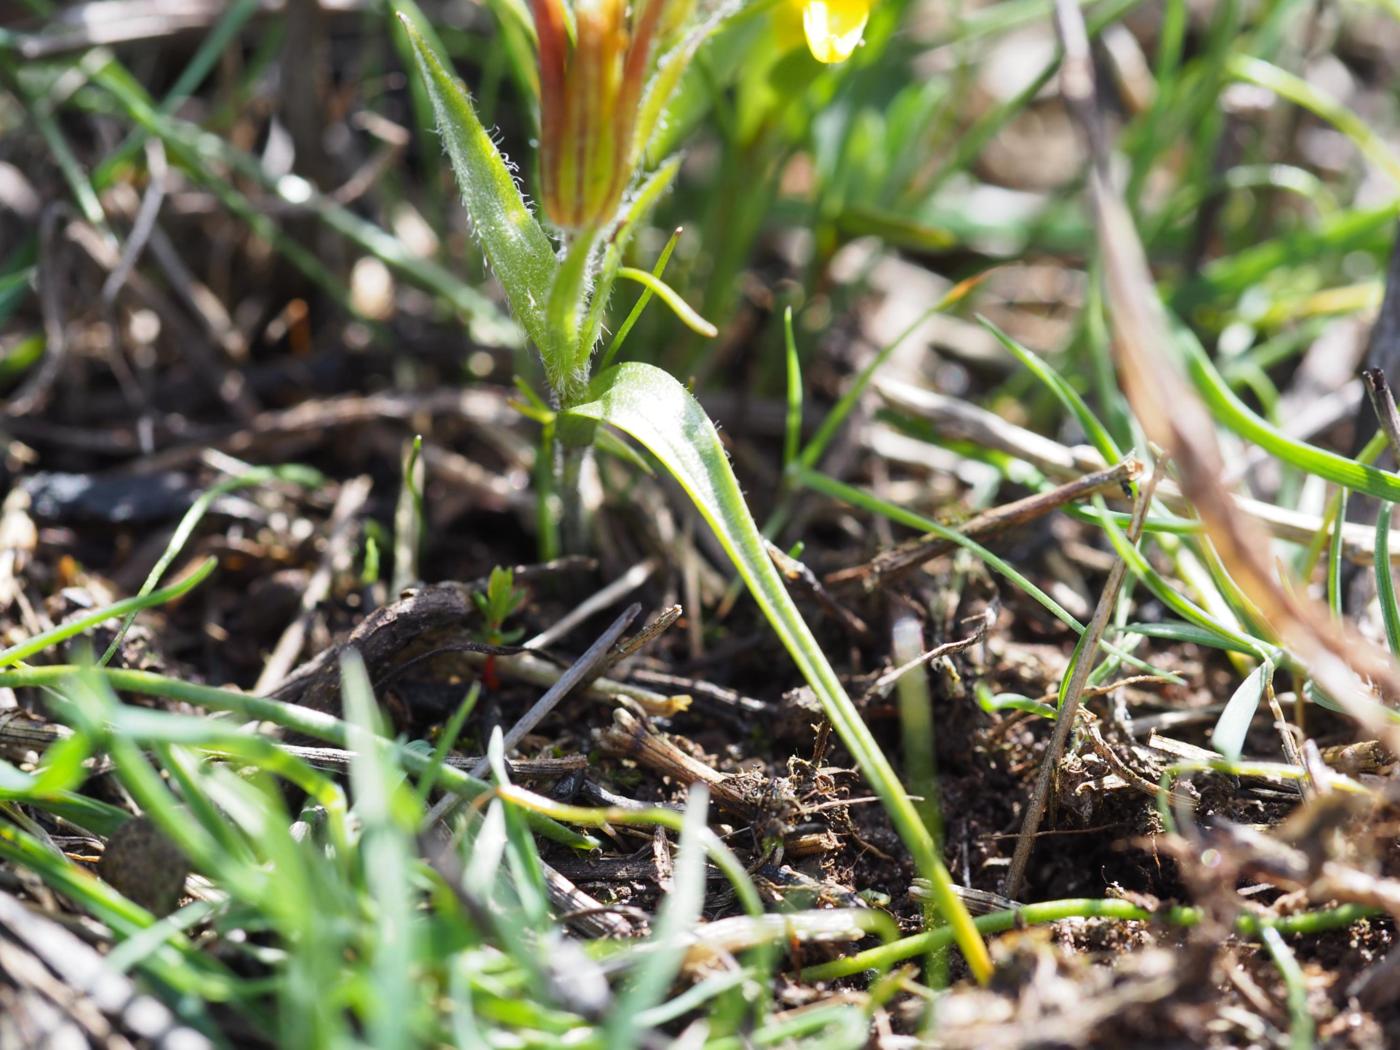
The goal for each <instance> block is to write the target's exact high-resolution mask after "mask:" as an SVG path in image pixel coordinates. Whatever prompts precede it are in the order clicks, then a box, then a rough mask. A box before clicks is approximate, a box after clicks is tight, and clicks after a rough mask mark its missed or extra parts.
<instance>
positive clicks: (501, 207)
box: [403, 19, 568, 387]
mask: <svg viewBox="0 0 1400 1050" xmlns="http://www.w3.org/2000/svg"><path fill="white" fill-rule="evenodd" d="M403 26H404V30H405V31H406V32H407V33H408V37H409V39H410V40H411V41H412V42H413V52H414V55H416V56H417V59H418V70H419V72H420V73H421V74H422V76H423V80H424V82H425V83H426V85H427V88H428V95H429V97H430V98H431V99H432V100H433V111H434V112H435V113H436V114H437V121H438V131H439V132H440V133H441V134H442V142H443V147H444V148H445V149H446V150H447V155H448V157H449V158H450V159H451V161H452V170H453V171H454V172H455V173H456V175H457V185H458V186H459V188H460V189H461V191H462V203H463V204H464V205H465V206H466V209H467V215H468V217H469V218H470V219H471V221H472V226H473V229H474V230H475V232H476V237H477V240H479V241H480V242H481V248H482V251H483V252H485V253H486V258H487V260H488V261H489V262H490V263H491V268H492V269H493V270H494V271H495V272H496V277H497V278H498V279H499V280H500V282H501V287H502V288H504V289H505V293H506V298H507V299H508V300H509V301H510V308H511V311H512V312H513V313H514V314H515V316H516V318H517V319H519V321H520V323H521V325H522V326H523V327H524V328H525V331H526V333H528V334H529V336H530V338H531V339H532V340H533V341H534V344H535V346H536V347H537V348H538V349H539V351H540V354H541V356H542V357H543V358H544V364H545V369H546V370H547V371H549V372H550V382H551V383H554V384H555V385H556V387H558V385H559V383H561V382H562V381H563V380H564V379H565V378H566V375H565V373H566V371H567V369H568V358H567V349H566V348H565V347H558V346H555V345H554V343H553V341H552V339H551V337H550V331H549V326H548V321H547V318H546V290H547V289H549V288H551V287H553V285H554V275H555V271H556V270H557V269H558V266H559V263H558V261H557V260H556V258H555V256H554V248H553V246H552V245H551V244H550V243H549V237H548V236H547V235H546V234H545V232H544V228H543V227H541V226H540V224H539V222H538V221H536V219H535V217H534V215H532V214H531V213H530V209H529V207H527V206H526V204H525V198H524V197H522V196H521V195H520V189H519V188H518V187H517V186H516V184H515V178H514V177H513V176H512V175H511V170H510V167H509V165H508V164H507V163H506V160H505V158H504V157H502V156H501V152H500V150H498V149H496V144H495V143H494V142H493V141H491V136H490V134H489V133H488V132H487V131H486V129H485V128H484V127H482V125H481V121H480V120H479V119H477V115H476V110H475V109H474V108H473V107H472V102H471V98H470V97H469V96H468V94H467V92H466V89H465V88H463V87H462V85H461V82H460V81H458V80H457V78H456V77H454V76H452V75H451V74H450V73H449V72H448V71H447V69H446V68H445V67H444V66H443V64H442V61H441V60H440V59H439V58H438V56H437V54H436V53H435V52H434V51H433V49H432V48H431V47H429V46H428V44H427V43H426V42H425V41H424V39H423V38H422V37H421V36H420V35H419V34H418V32H417V30H415V29H414V28H413V25H412V23H411V22H409V21H408V20H406V19H405V20H403Z"/></svg>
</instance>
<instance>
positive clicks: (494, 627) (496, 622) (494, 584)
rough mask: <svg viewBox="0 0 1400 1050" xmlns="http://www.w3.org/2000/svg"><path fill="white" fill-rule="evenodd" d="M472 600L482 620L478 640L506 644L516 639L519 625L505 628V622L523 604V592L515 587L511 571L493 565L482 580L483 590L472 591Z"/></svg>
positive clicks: (488, 643) (517, 639)
mask: <svg viewBox="0 0 1400 1050" xmlns="http://www.w3.org/2000/svg"><path fill="white" fill-rule="evenodd" d="M472 602H473V604H475V605H476V608H477V611H478V612H480V613H481V618H482V619H483V620H484V621H485V624H484V625H483V629H482V636H483V637H482V641H484V642H485V643H486V644H487V645H510V644H512V643H514V642H517V641H519V640H520V637H521V635H523V634H524V633H525V632H524V630H523V629H521V628H513V629H511V630H509V631H507V630H505V629H504V628H505V622H506V621H507V620H508V619H510V618H511V617H512V616H514V615H515V613H516V612H518V611H519V609H520V607H521V606H522V605H524V604H525V591H523V590H522V589H520V588H519V587H516V586H515V573H513V572H511V570H509V569H503V568H502V567H501V566H499V565H497V566H496V567H495V568H494V569H492V570H491V576H490V578H489V579H487V581H486V591H485V592H484V593H483V592H481V591H473V592H472Z"/></svg>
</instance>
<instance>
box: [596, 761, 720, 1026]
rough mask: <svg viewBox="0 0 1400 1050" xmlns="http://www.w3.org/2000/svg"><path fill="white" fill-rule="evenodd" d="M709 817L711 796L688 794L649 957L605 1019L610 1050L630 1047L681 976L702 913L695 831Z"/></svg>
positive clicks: (701, 858) (699, 791)
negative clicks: (644, 1018) (644, 1017)
mask: <svg viewBox="0 0 1400 1050" xmlns="http://www.w3.org/2000/svg"><path fill="white" fill-rule="evenodd" d="M708 814H709V796H708V794H707V793H706V790H705V787H704V785H696V786H694V787H692V788H690V791H689V797H688V799H687V801H686V807H685V825H684V827H683V828H682V829H681V834H680V844H679V848H678V849H677V851H676V860H675V869H674V870H675V874H674V875H673V878H672V885H671V891H670V892H669V893H668V894H667V895H666V900H665V901H664V902H663V903H662V905H661V911H660V914H659V915H658V916H657V919H656V925H655V929H654V931H653V933H652V937H651V943H650V945H649V948H650V949H651V951H650V952H649V953H648V954H647V955H646V956H645V958H644V959H643V960H642V962H641V963H640V964H639V965H638V966H637V968H636V970H635V971H634V972H633V974H632V982H631V984H629V985H628V986H627V989H626V990H625V991H624V992H623V993H622V995H621V996H619V998H618V1001H617V1004H616V1005H615V1006H614V1008H613V1010H612V1013H611V1015H610V1017H609V1019H608V1031H607V1041H608V1045H610V1046H631V1045H632V1044H633V1042H634V1041H635V1039H636V1034H637V1017H638V1015H639V1014H640V1013H641V1012H642V1011H645V1010H650V1009H653V1008H654V1007H656V1006H657V1005H658V1004H659V1003H660V1002H661V1001H662V998H663V997H664V996H665V994H666V992H667V991H668V990H669V989H670V987H671V982H672V981H674V980H675V978H676V974H677V973H679V972H680V968H681V962H682V961H683V960H684V958H685V950H686V937H687V934H688V933H689V932H690V931H691V930H692V929H694V927H695V925H696V923H697V922H699V920H700V909H701V907H702V906H703V905H704V903H705V849H704V846H703V844H702V843H701V839H700V834H701V833H700V831H699V830H697V829H702V828H704V827H705V823H706V818H707V816H708Z"/></svg>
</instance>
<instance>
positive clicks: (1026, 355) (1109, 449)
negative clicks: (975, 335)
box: [977, 315, 1123, 463]
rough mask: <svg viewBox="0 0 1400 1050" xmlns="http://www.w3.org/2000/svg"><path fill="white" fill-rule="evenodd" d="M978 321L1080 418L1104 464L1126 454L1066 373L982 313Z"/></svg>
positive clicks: (1070, 411)
mask: <svg viewBox="0 0 1400 1050" xmlns="http://www.w3.org/2000/svg"><path fill="white" fill-rule="evenodd" d="M977 320H978V321H979V322H980V323H981V325H982V327H983V328H985V329H986V330H987V331H989V332H991V333H992V335H993V336H994V337H995V338H996V341H997V342H998V343H1000V344H1001V345H1002V346H1003V347H1004V348H1005V349H1006V351H1007V353H1009V354H1011V356H1012V357H1014V358H1016V360H1017V361H1019V362H1021V364H1022V366H1023V367H1024V368H1026V370H1027V371H1029V372H1030V373H1031V374H1032V375H1034V376H1035V377H1036V378H1037V379H1039V380H1040V381H1041V382H1042V383H1044V384H1045V385H1046V386H1047V387H1049V388H1050V392H1051V393H1052V394H1054V395H1055V397H1056V399H1058V400H1059V402H1060V404H1061V405H1063V406H1064V407H1065V409H1066V410H1067V411H1068V412H1069V413H1070V414H1071V415H1073V416H1074V418H1075V419H1077V420H1078V421H1079V425H1080V426H1081V427H1082V428H1083V430H1084V434H1085V436H1086V437H1088V439H1089V441H1090V443H1091V444H1093V446H1094V447H1095V448H1096V449H1098V450H1099V455H1101V456H1103V458H1104V462H1105V463H1117V462H1118V461H1119V460H1121V459H1122V458H1123V453H1122V452H1121V451H1119V449H1118V443H1117V442H1115V441H1114V440H1113V438H1112V436H1111V435H1110V434H1109V432H1108V428H1107V427H1105V426H1104V425H1103V423H1101V422H1100V421H1099V417H1098V416H1096V415H1094V413H1093V412H1092V411H1090V409H1089V406H1088V405H1086V404H1085V403H1084V399H1083V398H1082V397H1080V396H1079V391H1077V390H1075V389H1074V387H1072V386H1070V385H1069V383H1067V382H1065V379H1064V377H1063V376H1061V375H1060V373H1058V372H1056V371H1055V370H1054V369H1053V368H1051V367H1050V366H1049V365H1048V364H1046V363H1045V361H1044V360H1042V359H1041V358H1040V357H1039V356H1038V355H1036V354H1033V353H1031V352H1030V351H1029V350H1027V349H1026V348H1025V347H1024V346H1022V345H1021V344H1020V343H1018V342H1016V340H1014V339H1012V338H1011V337H1010V336H1009V335H1007V334H1006V333H1005V332H1003V331H1002V330H1001V329H1000V328H998V327H997V326H996V325H994V324H993V323H992V322H991V321H989V320H987V319H986V318H985V317H982V316H981V315H979V316H978V318H977Z"/></svg>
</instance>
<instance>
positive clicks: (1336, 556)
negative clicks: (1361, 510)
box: [1327, 489, 1390, 619]
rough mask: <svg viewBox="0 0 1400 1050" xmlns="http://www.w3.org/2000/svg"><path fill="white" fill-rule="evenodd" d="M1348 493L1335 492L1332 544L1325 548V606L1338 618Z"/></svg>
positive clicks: (1340, 602) (1342, 491) (1340, 614)
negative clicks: (1343, 532) (1335, 504)
mask: <svg viewBox="0 0 1400 1050" xmlns="http://www.w3.org/2000/svg"><path fill="white" fill-rule="evenodd" d="M1348 495H1349V494H1348V492H1347V490H1346V489H1342V490H1341V492H1339V493H1338V494H1337V516H1336V517H1335V518H1333V519H1332V545H1331V547H1329V548H1328V550H1327V606H1328V608H1330V609H1331V610H1332V615H1333V616H1335V617H1337V618H1338V619H1341V617H1342V547H1343V544H1342V529H1343V528H1344V527H1345V526H1346V523H1347V496H1348ZM1383 506H1387V507H1388V506H1390V504H1388V503H1386V504H1383Z"/></svg>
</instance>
